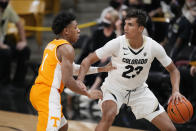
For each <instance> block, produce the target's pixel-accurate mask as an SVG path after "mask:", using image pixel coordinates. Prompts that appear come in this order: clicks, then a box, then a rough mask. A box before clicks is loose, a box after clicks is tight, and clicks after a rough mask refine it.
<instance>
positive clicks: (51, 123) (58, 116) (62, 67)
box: [30, 12, 113, 131]
mask: <svg viewBox="0 0 196 131" xmlns="http://www.w3.org/2000/svg"><path fill="white" fill-rule="evenodd" d="M52 30H53V32H54V34H56V35H57V38H56V39H54V40H53V41H51V42H50V43H49V44H48V45H47V46H46V48H45V50H44V55H43V60H42V64H41V65H40V68H39V74H38V77H37V78H36V80H35V84H34V85H33V86H32V88H31V92H30V101H31V103H32V105H33V107H34V108H35V109H36V110H37V111H38V124H37V131H58V130H59V131H67V129H68V124H67V120H66V119H65V117H64V116H63V114H62V105H61V95H60V94H61V92H62V91H63V89H64V86H66V87H67V88H69V89H71V90H72V91H74V92H76V93H78V94H81V95H86V96H88V97H89V98H92V99H98V98H102V93H101V92H100V91H98V90H91V91H87V90H86V86H85V85H84V84H81V83H79V82H78V81H77V80H75V79H74V78H73V72H74V73H77V72H78V70H79V66H77V65H76V64H74V63H73V61H74V56H75V54H74V48H73V47H72V45H71V43H75V42H76V41H77V40H78V38H79V33H80V30H79V28H78V26H77V22H76V20H75V16H74V15H73V14H71V13H66V12H62V13H60V14H58V15H57V16H56V17H55V19H54V21H53V24H52ZM111 69H113V67H112V66H106V67H102V68H96V67H94V68H93V67H92V68H91V69H90V70H89V72H90V73H97V72H103V71H109V70H111Z"/></svg>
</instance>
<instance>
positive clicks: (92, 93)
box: [88, 89, 103, 99]
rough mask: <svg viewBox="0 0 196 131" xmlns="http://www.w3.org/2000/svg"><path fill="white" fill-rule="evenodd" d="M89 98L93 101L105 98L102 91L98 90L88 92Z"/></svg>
mask: <svg viewBox="0 0 196 131" xmlns="http://www.w3.org/2000/svg"><path fill="white" fill-rule="evenodd" d="M88 94H89V95H88V97H89V98H91V99H102V98H103V94H102V92H101V91H100V90H97V89H90V90H88Z"/></svg>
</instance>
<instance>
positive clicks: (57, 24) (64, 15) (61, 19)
mask: <svg viewBox="0 0 196 131" xmlns="http://www.w3.org/2000/svg"><path fill="white" fill-rule="evenodd" d="M75 19H76V16H75V15H74V14H72V13H70V12H65V11H63V12H60V13H59V14H57V15H56V16H55V18H54V20H53V22H52V31H53V32H54V34H56V35H57V34H60V33H61V32H62V31H63V29H64V28H65V27H67V25H69V24H70V23H71V22H72V21H74V20H75Z"/></svg>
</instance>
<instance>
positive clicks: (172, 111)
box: [167, 99, 193, 124]
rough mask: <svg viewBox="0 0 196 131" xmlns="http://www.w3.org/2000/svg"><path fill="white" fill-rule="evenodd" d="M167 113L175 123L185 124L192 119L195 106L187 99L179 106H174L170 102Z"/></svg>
mask: <svg viewBox="0 0 196 131" xmlns="http://www.w3.org/2000/svg"><path fill="white" fill-rule="evenodd" d="M167 113H168V115H169V117H170V119H171V120H172V121H173V122H174V123H177V124H183V123H186V122H188V121H189V120H190V119H191V117H192V115H193V106H192V104H191V103H190V102H189V101H188V100H186V99H183V101H182V102H179V103H178V104H176V103H175V104H172V103H171V102H170V103H169V104H168V107H167Z"/></svg>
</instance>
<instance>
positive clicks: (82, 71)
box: [78, 58, 91, 81]
mask: <svg viewBox="0 0 196 131" xmlns="http://www.w3.org/2000/svg"><path fill="white" fill-rule="evenodd" d="M90 65H91V63H90V61H88V60H87V59H86V58H85V59H84V60H83V61H82V63H81V65H80V70H79V74H78V80H81V81H84V77H85V74H86V73H87V72H88V70H89V68H90Z"/></svg>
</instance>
